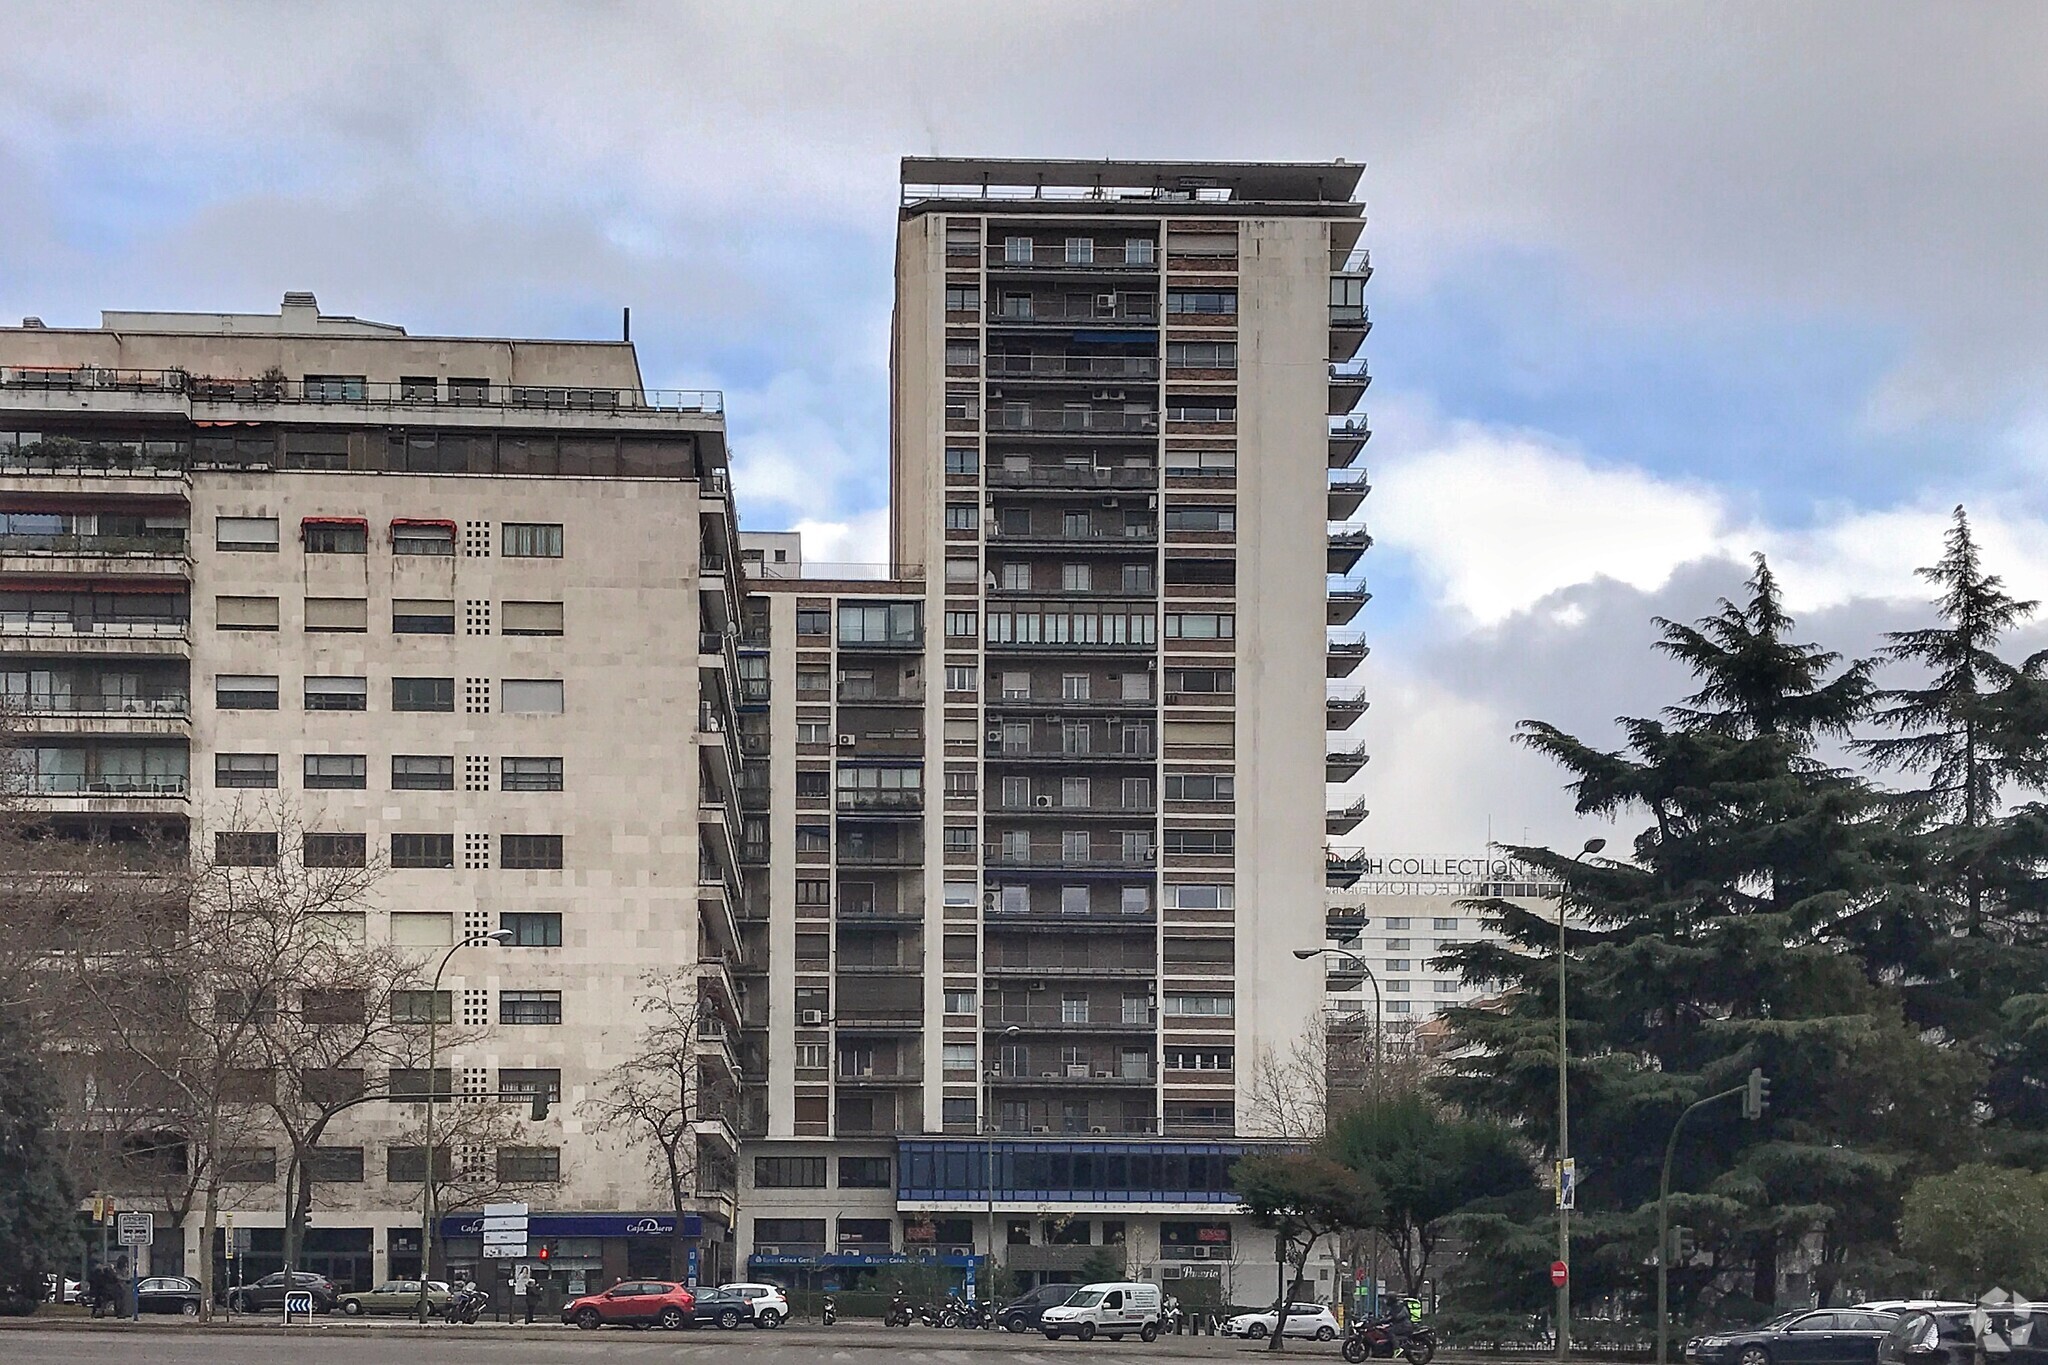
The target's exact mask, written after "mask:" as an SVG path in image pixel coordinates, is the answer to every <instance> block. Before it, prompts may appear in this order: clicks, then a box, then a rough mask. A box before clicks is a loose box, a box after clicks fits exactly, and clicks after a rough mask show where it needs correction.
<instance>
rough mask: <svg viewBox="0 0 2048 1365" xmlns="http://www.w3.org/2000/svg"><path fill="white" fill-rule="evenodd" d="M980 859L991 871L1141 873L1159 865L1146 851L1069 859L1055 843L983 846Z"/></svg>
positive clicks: (1152, 853) (1154, 855)
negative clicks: (992, 869) (1037, 869)
mask: <svg viewBox="0 0 2048 1365" xmlns="http://www.w3.org/2000/svg"><path fill="white" fill-rule="evenodd" d="M981 856H982V861H983V862H984V863H986V864H987V865H988V866H990V867H994V868H1039V869H1043V870H1047V871H1060V872H1143V871H1147V870H1149V869H1151V868H1154V867H1157V866H1158V865H1159V855H1158V852H1157V850H1155V849H1149V848H1148V849H1144V850H1142V851H1132V852H1129V853H1121V852H1116V853H1113V852H1095V851H1091V852H1089V853H1087V854H1084V855H1081V856H1079V857H1073V856H1069V855H1068V854H1066V853H1065V851H1064V850H1063V848H1062V846H1061V845H1058V844H1037V845H1033V846H1032V847H1030V848H1023V849H1019V848H1013V847H1007V846H1005V845H1002V844H983V845H982V848H981Z"/></svg>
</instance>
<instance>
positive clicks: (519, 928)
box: [498, 910, 562, 948]
mask: <svg viewBox="0 0 2048 1365" xmlns="http://www.w3.org/2000/svg"><path fill="white" fill-rule="evenodd" d="M498 927H499V928H500V929H510V930H511V931H512V940H511V944H510V946H511V947H514V948H559V947H561V946H562V917H561V915H559V914H557V913H555V912H553V911H546V912H543V911H538V910H521V911H517V912H512V911H508V912H506V913H505V914H502V915H499V916H498Z"/></svg>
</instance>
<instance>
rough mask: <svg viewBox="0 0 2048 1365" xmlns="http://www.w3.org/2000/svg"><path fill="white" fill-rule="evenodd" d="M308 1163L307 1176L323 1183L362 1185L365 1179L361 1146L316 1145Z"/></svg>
mask: <svg viewBox="0 0 2048 1365" xmlns="http://www.w3.org/2000/svg"><path fill="white" fill-rule="evenodd" d="M306 1164H307V1168H308V1169H307V1172H306V1175H307V1178H308V1179H310V1180H314V1181H318V1182H320V1183H322V1184H335V1185H360V1184H361V1183H362V1181H363V1149H362V1148H360V1147H315V1148H314V1149H313V1151H312V1154H311V1156H310V1158H309V1159H308V1161H307V1163H306Z"/></svg>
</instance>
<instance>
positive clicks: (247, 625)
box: [214, 597, 277, 630]
mask: <svg viewBox="0 0 2048 1365" xmlns="http://www.w3.org/2000/svg"><path fill="white" fill-rule="evenodd" d="M214 610H215V617H214V620H215V622H216V624H218V625H219V627H220V628H221V629H222V630H276V629H277V599H276V598H275V597H216V598H215V599H214Z"/></svg>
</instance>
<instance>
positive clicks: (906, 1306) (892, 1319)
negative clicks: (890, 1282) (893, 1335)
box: [882, 1290, 911, 1327]
mask: <svg viewBox="0 0 2048 1365" xmlns="http://www.w3.org/2000/svg"><path fill="white" fill-rule="evenodd" d="M910 1317H911V1309H910V1300H909V1299H907V1298H905V1297H903V1293H902V1291H901V1290H898V1291H897V1292H896V1293H895V1294H892V1295H891V1296H890V1297H889V1309H888V1311H887V1312H886V1313H884V1314H883V1315H882V1325H883V1326H884V1327H908V1326H910Z"/></svg>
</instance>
